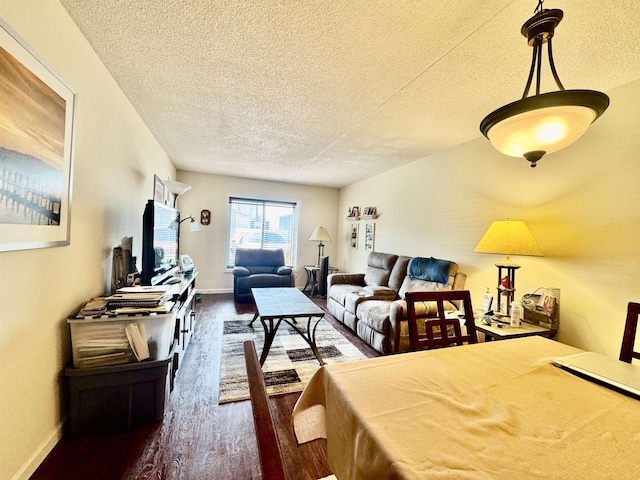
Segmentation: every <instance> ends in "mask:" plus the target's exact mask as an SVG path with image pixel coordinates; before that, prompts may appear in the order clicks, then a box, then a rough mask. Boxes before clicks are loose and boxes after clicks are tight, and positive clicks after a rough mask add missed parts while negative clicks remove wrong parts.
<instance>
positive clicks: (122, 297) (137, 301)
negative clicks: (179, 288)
mask: <svg viewBox="0 0 640 480" xmlns="http://www.w3.org/2000/svg"><path fill="white" fill-rule="evenodd" d="M172 297H173V295H170V294H169V293H167V292H135V293H114V294H113V295H110V296H108V297H107V298H106V300H107V304H108V308H109V310H113V309H116V308H126V307H140V308H154V307H159V306H161V305H164V303H166V302H167V301H168V300H171V298H172Z"/></svg>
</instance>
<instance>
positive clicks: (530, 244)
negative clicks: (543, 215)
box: [473, 220, 543, 315]
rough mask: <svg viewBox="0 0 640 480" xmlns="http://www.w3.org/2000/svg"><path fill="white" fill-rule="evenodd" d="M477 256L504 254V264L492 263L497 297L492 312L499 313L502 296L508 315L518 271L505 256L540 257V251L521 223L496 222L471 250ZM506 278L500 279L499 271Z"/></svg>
mask: <svg viewBox="0 0 640 480" xmlns="http://www.w3.org/2000/svg"><path fill="white" fill-rule="evenodd" d="M473 251H474V252H478V253H499V254H503V255H507V258H506V259H505V261H504V262H500V263H496V267H498V297H497V305H496V306H497V309H496V312H497V313H500V312H501V307H500V303H501V302H500V301H501V297H502V296H504V297H506V308H505V312H504V313H505V314H506V315H509V310H510V308H511V302H512V301H513V300H514V299H515V292H516V270H517V269H518V268H520V265H517V264H515V263H513V262H512V261H511V258H509V255H534V256H538V257H541V256H542V255H543V254H542V250H540V247H539V246H538V244H537V243H536V241H535V239H534V238H533V235H531V232H530V231H529V229H528V228H527V226H526V225H525V223H524V222H523V221H521V220H496V221H495V222H493V223H492V224H491V226H489V229H488V230H487V231H486V233H485V234H484V236H483V237H482V238H481V239H480V242H478V245H476V248H474V250H473ZM504 270H506V275H504V276H503V271H504Z"/></svg>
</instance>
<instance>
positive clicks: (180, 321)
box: [171, 272, 198, 389]
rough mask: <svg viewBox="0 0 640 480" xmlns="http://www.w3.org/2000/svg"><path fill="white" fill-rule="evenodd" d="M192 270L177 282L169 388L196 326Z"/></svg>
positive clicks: (194, 287)
mask: <svg viewBox="0 0 640 480" xmlns="http://www.w3.org/2000/svg"><path fill="white" fill-rule="evenodd" d="M197 275H198V274H197V273H196V272H194V274H193V275H191V276H190V277H185V279H184V280H183V281H182V282H181V283H180V284H177V287H178V292H177V294H176V295H177V300H176V307H175V309H176V320H175V322H176V323H175V330H174V345H175V347H174V348H175V349H174V354H173V371H172V381H171V388H172V389H173V380H174V378H175V376H176V374H177V372H178V369H179V368H180V362H181V361H182V358H183V357H184V355H185V353H186V351H187V348H188V347H189V342H190V341H191V338H192V336H193V331H194V329H195V326H196V276H197Z"/></svg>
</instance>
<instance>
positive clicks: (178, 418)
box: [31, 294, 377, 480]
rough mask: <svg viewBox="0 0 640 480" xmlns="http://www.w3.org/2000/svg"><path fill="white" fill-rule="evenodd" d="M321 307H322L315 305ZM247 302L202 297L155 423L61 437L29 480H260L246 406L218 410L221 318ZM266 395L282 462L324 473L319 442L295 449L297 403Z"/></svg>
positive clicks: (306, 473)
mask: <svg viewBox="0 0 640 480" xmlns="http://www.w3.org/2000/svg"><path fill="white" fill-rule="evenodd" d="M314 301H315V302H316V303H317V304H318V305H320V306H321V307H322V308H325V307H326V305H325V301H324V300H319V299H314ZM253 311H254V306H253V305H252V304H248V305H247V304H244V305H242V304H235V303H234V301H233V296H232V295H231V294H228V295H227V294H225V295H203V301H202V303H200V304H198V314H197V324H196V329H195V334H194V338H193V340H192V341H191V344H190V345H189V349H188V351H187V354H186V355H185V357H184V359H183V360H182V361H181V365H180V370H179V371H178V376H177V378H176V384H175V388H174V391H173V393H172V394H171V397H170V398H169V400H168V403H167V406H166V408H165V415H164V420H163V421H162V422H161V423H158V424H154V425H148V426H144V427H139V428H135V429H132V430H126V431H123V432H118V433H113V434H106V435H96V436H92V437H85V438H76V439H72V438H69V437H68V436H65V437H64V438H63V439H62V440H61V441H60V442H59V443H58V445H57V446H56V447H55V448H54V449H53V450H52V452H51V453H50V454H49V456H48V457H47V458H46V459H45V461H44V462H43V463H42V464H41V465H40V467H39V468H38V470H37V471H36V472H35V473H34V474H33V476H32V477H31V479H32V480H44V479H48V480H53V479H56V480H58V479H60V480H62V479H64V480H68V479H74V480H75V479H79V480H81V479H87V480H88V479H91V480H118V479H156V480H160V479H162V480H174V479H190V480H199V479H215V480H227V479H229V480H231V479H233V480H239V479H240V480H250V479H260V478H262V477H261V472H260V463H259V459H258V450H257V445H256V441H255V432H254V429H253V418H252V413H251V404H250V403H249V401H243V402H234V403H226V404H223V405H218V384H219V372H220V352H221V336H222V335H221V333H222V318H223V316H224V315H229V314H236V313H253ZM325 318H326V319H327V320H328V321H329V322H331V323H332V324H333V325H334V326H335V327H336V328H337V329H339V330H340V331H341V332H343V333H344V334H345V336H346V337H347V338H349V340H351V341H352V342H353V343H354V344H355V345H356V346H358V347H359V348H360V350H362V351H363V353H365V354H366V355H367V356H376V355H377V352H375V351H374V350H373V349H371V348H369V347H368V346H367V345H366V344H364V342H362V341H360V340H359V339H358V337H357V336H355V335H354V334H353V333H352V332H351V331H349V330H347V329H345V328H344V327H343V326H342V325H340V324H339V323H338V322H337V321H336V320H335V319H334V318H333V317H331V316H330V315H326V317H325ZM299 395H300V394H299V393H292V394H287V395H281V396H277V397H272V404H273V406H274V410H275V411H274V414H275V417H276V422H277V427H278V434H279V436H280V438H281V442H282V443H283V448H284V449H285V458H286V459H287V462H290V463H291V464H292V465H291V466H292V467H294V469H295V470H297V471H299V472H300V479H301V480H303V479H304V480H307V479H317V478H320V477H323V476H325V475H328V474H329V473H330V472H329V470H328V467H327V465H326V442H325V441H324V440H316V441H314V442H311V443H308V444H305V445H301V446H297V445H296V442H295V438H294V436H293V432H292V430H291V410H292V409H293V405H294V404H295V402H296V400H297V399H298V397H299Z"/></svg>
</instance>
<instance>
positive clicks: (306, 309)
mask: <svg viewBox="0 0 640 480" xmlns="http://www.w3.org/2000/svg"><path fill="white" fill-rule="evenodd" d="M251 293H252V294H253V300H254V301H255V303H256V314H255V315H254V316H253V320H251V323H253V322H254V321H255V320H256V319H257V318H260V323H262V326H263V327H264V346H263V347H262V354H261V355H260V365H263V364H264V362H265V360H266V359H267V355H269V350H270V349H271V344H272V343H273V339H274V338H275V336H276V333H277V332H278V328H279V327H280V324H281V323H282V322H286V323H287V324H289V325H290V326H291V328H293V329H294V330H295V331H296V332H297V333H298V335H300V336H301V337H302V338H303V339H304V341H305V342H307V344H309V347H311V350H312V351H313V354H314V355H315V356H316V358H317V359H318V362H320V365H321V366H322V365H324V360H322V356H321V355H320V352H319V350H318V347H317V346H316V328H317V327H318V323H320V320H322V319H323V318H324V311H323V310H322V309H321V308H320V307H318V306H317V305H316V304H315V303H313V302H312V301H311V300H309V298H308V297H307V296H306V295H305V294H304V293H302V292H301V291H300V290H298V289H297V288H294V287H291V288H289V287H276V288H252V289H251ZM305 317H306V318H307V325H306V329H304V328H300V326H298V325H297V320H296V319H298V318H305ZM314 322H315V323H314Z"/></svg>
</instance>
